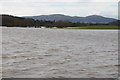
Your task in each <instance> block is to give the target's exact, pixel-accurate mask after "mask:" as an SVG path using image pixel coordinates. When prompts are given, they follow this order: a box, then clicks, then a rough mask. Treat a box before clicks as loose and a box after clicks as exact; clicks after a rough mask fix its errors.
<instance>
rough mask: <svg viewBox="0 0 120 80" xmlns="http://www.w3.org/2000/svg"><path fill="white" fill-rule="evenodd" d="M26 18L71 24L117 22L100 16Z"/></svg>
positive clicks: (55, 15) (58, 15) (57, 15)
mask: <svg viewBox="0 0 120 80" xmlns="http://www.w3.org/2000/svg"><path fill="white" fill-rule="evenodd" d="M25 18H32V19H35V20H46V21H70V22H83V23H109V22H113V21H116V19H114V18H107V17H103V16H99V15H91V16H86V17H78V16H68V15H63V14H52V15H40V16H25Z"/></svg>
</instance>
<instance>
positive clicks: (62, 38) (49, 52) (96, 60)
mask: <svg viewBox="0 0 120 80" xmlns="http://www.w3.org/2000/svg"><path fill="white" fill-rule="evenodd" d="M118 66H119V65H118V31H117V30H68V29H40V28H39V29H37V28H2V70H3V72H2V73H0V74H2V77H4V78H11V77H12V78H108V77H109V78H115V77H117V76H118Z"/></svg>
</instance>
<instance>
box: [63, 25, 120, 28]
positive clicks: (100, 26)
mask: <svg viewBox="0 0 120 80" xmlns="http://www.w3.org/2000/svg"><path fill="white" fill-rule="evenodd" d="M64 29H120V27H118V26H111V25H98V26H80V27H68V28H64Z"/></svg>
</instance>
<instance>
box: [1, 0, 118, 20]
mask: <svg viewBox="0 0 120 80" xmlns="http://www.w3.org/2000/svg"><path fill="white" fill-rule="evenodd" d="M0 7H2V8H0V13H1V14H10V15H14V16H36V15H49V14H65V15H70V16H82V17H83V16H88V15H102V16H105V17H111V18H117V17H118V0H0Z"/></svg>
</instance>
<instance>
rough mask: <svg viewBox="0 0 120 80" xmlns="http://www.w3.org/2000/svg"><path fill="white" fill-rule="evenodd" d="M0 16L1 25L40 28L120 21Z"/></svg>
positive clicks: (116, 22) (112, 23)
mask: <svg viewBox="0 0 120 80" xmlns="http://www.w3.org/2000/svg"><path fill="white" fill-rule="evenodd" d="M0 17H2V26H7V27H36V28H40V27H41V26H45V27H47V28H52V27H57V28H63V27H80V26H92V25H118V23H120V21H119V22H118V21H115V22H111V23H107V24H105V23H81V22H76V23H73V22H70V21H45V20H44V21H43V20H34V19H31V18H23V17H16V16H11V15H0Z"/></svg>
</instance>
